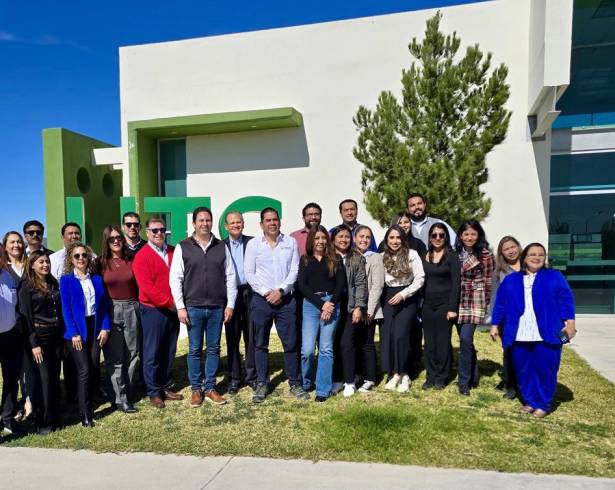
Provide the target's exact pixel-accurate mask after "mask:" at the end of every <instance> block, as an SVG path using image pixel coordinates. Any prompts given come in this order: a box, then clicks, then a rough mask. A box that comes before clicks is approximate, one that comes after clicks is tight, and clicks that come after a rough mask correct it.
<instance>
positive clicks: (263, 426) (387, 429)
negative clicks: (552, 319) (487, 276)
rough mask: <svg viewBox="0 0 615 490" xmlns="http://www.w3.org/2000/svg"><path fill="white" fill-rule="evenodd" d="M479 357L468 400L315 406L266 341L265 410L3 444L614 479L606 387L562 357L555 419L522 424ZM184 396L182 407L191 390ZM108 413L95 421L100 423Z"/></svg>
mask: <svg viewBox="0 0 615 490" xmlns="http://www.w3.org/2000/svg"><path fill="white" fill-rule="evenodd" d="M455 341H456V336H455ZM476 345H477V349H478V351H479V359H480V367H481V373H482V378H481V385H480V388H478V389H475V390H473V391H472V395H471V396H470V397H462V396H459V395H458V394H457V389H456V385H455V384H450V385H449V386H448V387H447V388H446V389H445V390H443V391H429V392H424V391H422V390H421V384H422V383H423V381H424V379H425V373H424V372H423V373H421V375H420V376H419V377H418V378H417V379H415V380H414V382H413V385H412V388H411V391H410V392H409V393H406V394H398V393H396V392H394V393H390V392H385V391H384V390H383V383H381V384H380V385H379V386H378V388H377V389H376V390H375V391H374V392H373V393H370V394H365V395H364V394H357V395H355V396H354V397H352V398H349V399H344V398H343V397H342V396H341V395H338V396H336V397H334V398H332V399H330V400H329V401H327V402H326V403H314V402H313V401H297V400H295V399H293V398H291V397H289V395H288V384H287V383H286V382H285V380H284V379H283V377H282V374H281V365H282V356H281V353H280V344H279V342H278V340H277V337H275V336H272V355H271V360H272V363H271V364H272V368H273V371H274V372H273V376H272V377H273V381H274V384H276V383H277V387H276V388H275V390H274V392H273V393H272V394H271V395H270V396H269V397H268V398H267V400H266V402H265V403H263V404H262V405H253V404H252V403H251V395H252V391H251V390H250V389H249V388H244V389H242V390H241V391H240V393H239V395H236V396H233V397H229V398H230V400H231V401H230V403H228V404H227V405H225V406H222V407H214V406H211V405H208V404H205V405H204V406H203V407H202V408H199V409H193V408H190V406H189V405H188V401H187V400H184V401H183V402H170V403H168V404H167V408H165V409H164V410H156V409H153V408H151V407H150V406H149V403H148V401H147V400H145V399H144V400H142V401H141V402H140V403H139V404H138V408H139V409H140V412H139V413H138V414H135V415H125V414H122V413H111V414H109V415H106V416H101V417H100V418H99V419H98V420H97V425H96V427H95V428H94V429H89V430H88V429H83V428H81V426H80V425H76V424H73V425H71V426H69V427H67V428H66V429H64V430H61V431H58V432H56V433H53V434H51V435H50V436H48V437H40V436H37V435H28V436H26V437H22V438H20V439H17V440H12V441H6V442H5V443H4V444H5V445H10V446H32V447H49V448H72V449H91V450H94V451H113V452H117V451H151V452H156V453H175V454H191V455H196V456H214V455H215V456H223V455H224V456H228V455H237V456H266V457H273V458H303V459H312V460H323V459H324V460H341V461H363V462H382V463H395V464H413V465H421V466H438V467H454V468H477V469H485V470H496V471H507V472H535V473H567V474H577V475H590V476H607V477H615V410H614V407H613V405H614V402H615V385H613V384H611V383H609V382H608V381H607V380H605V379H604V378H602V377H601V376H600V375H599V374H597V373H596V372H595V371H594V370H592V369H591V368H590V367H589V366H588V365H587V364H586V363H585V361H583V360H582V359H581V358H580V357H579V356H577V355H576V353H575V352H573V351H572V350H571V349H570V348H565V349H564V356H563V360H562V367H561V369H560V377H559V386H558V391H557V399H556V404H557V409H556V410H555V412H554V413H552V414H551V415H549V416H548V417H546V418H545V419H542V420H536V419H534V418H533V417H531V416H527V415H521V414H519V413H518V409H519V407H520V405H519V402H518V401H508V400H505V399H503V398H502V393H501V392H500V391H498V390H496V386H497V385H498V384H499V383H500V381H501V377H500V372H499V369H500V366H501V352H502V351H501V348H500V345H499V343H498V344H495V343H493V342H491V340H490V339H489V336H488V334H487V333H486V332H481V333H477V334H476ZM186 347H187V344H186V341H182V342H180V345H179V347H178V358H177V360H176V365H175V378H176V380H177V381H178V382H180V383H181V385H182V386H185V385H186V357H185V354H186ZM223 352H224V348H223ZM220 379H222V378H220ZM183 393H184V395H185V396H186V398H188V396H189V394H190V393H189V388H184V389H183ZM106 407H107V406H106V405H103V406H102V407H100V408H99V409H98V413H99V414H101V411H102V414H104V413H105V412H108V410H105V408H106Z"/></svg>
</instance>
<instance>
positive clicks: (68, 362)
mask: <svg viewBox="0 0 615 490" xmlns="http://www.w3.org/2000/svg"><path fill="white" fill-rule="evenodd" d="M60 362H61V364H62V375H63V377H64V393H65V395H66V401H67V402H68V403H75V401H76V400H77V367H76V366H75V360H74V359H73V355H72V353H71V346H70V343H67V344H65V345H64V346H63V348H62V349H61V351H60Z"/></svg>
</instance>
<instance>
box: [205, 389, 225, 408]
mask: <svg viewBox="0 0 615 490" xmlns="http://www.w3.org/2000/svg"><path fill="white" fill-rule="evenodd" d="M205 400H207V401H208V402H210V403H213V404H214V405H224V404H225V403H226V398H224V397H223V396H221V395H220V394H219V393H218V392H217V391H216V390H209V391H206V392H205Z"/></svg>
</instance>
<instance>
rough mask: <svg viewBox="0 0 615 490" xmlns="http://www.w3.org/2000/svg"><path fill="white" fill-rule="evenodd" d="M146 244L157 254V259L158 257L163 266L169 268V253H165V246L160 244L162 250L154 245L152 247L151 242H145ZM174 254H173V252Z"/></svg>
mask: <svg viewBox="0 0 615 490" xmlns="http://www.w3.org/2000/svg"><path fill="white" fill-rule="evenodd" d="M147 244H148V245H149V246H150V247H152V249H153V250H154V252H156V253H157V254H158V257H160V258H161V259H162V260H163V261H164V263H165V264H167V266H169V265H170V264H169V253H168V252H167V248H168V247H167V244H166V243H163V244H162V248H158V247H157V246H156V245H154V244H153V243H152V242H149V241H148V242H147ZM173 253H175V252H173Z"/></svg>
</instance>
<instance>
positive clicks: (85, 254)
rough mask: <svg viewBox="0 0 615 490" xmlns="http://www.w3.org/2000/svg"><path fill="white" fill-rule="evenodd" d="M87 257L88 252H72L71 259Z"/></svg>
mask: <svg viewBox="0 0 615 490" xmlns="http://www.w3.org/2000/svg"><path fill="white" fill-rule="evenodd" d="M87 258H88V254H87V253H82V254H79V253H77V254H73V259H75V260H79V259H87Z"/></svg>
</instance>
